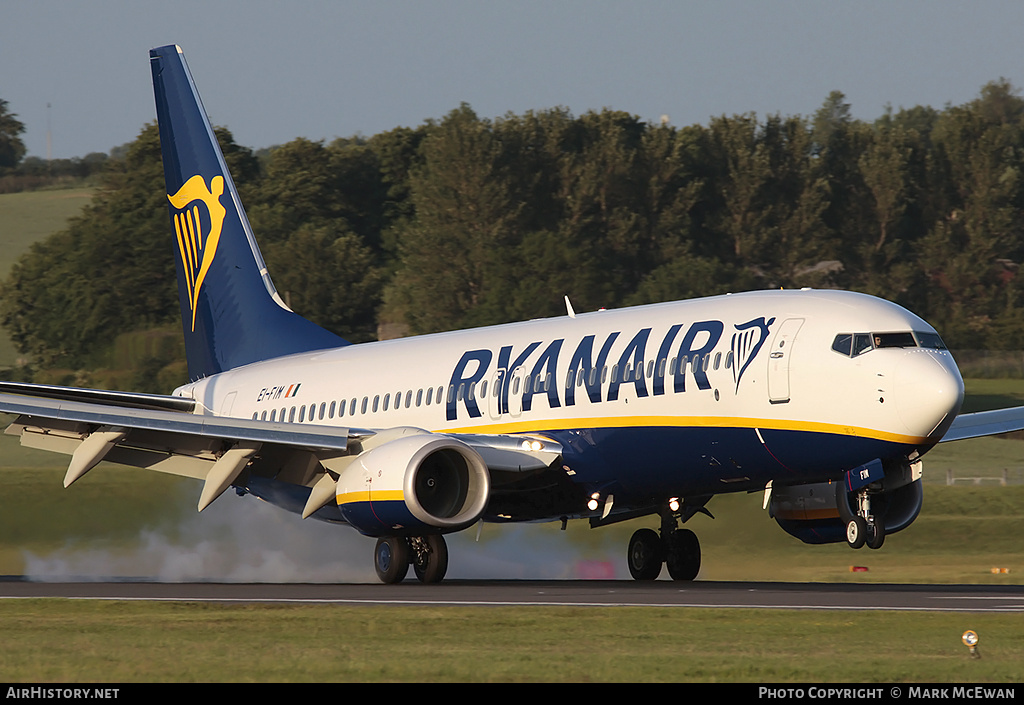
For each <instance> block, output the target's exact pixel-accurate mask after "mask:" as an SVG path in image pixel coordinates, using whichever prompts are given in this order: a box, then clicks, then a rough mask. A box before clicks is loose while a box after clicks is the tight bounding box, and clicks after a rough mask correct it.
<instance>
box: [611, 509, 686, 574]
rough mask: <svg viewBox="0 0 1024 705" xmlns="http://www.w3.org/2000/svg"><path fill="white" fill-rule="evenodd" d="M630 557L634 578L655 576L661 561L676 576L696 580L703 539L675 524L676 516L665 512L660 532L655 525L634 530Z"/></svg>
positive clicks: (659, 569)
mask: <svg viewBox="0 0 1024 705" xmlns="http://www.w3.org/2000/svg"><path fill="white" fill-rule="evenodd" d="M627 560H628V563H629V574H630V575H632V576H633V579H634V580H656V579H657V578H658V575H660V574H661V566H662V564H665V565H666V566H667V567H668V574H669V575H670V576H672V579H673V580H693V579H694V578H696V577H697V573H699V572H700V542H699V541H698V540H697V535H696V534H694V533H693V532H692V531H690V530H689V529H680V528H678V527H677V526H676V518H675V516H673V515H672V514H665V515H663V516H662V518H661V535H660V536H659V535H658V533H656V532H655V531H654V530H653V529H638V530H637V531H636V532H635V533H634V534H633V537H632V538H631V539H630V540H629V551H628V554H627Z"/></svg>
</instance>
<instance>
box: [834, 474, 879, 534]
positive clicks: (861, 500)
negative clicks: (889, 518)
mask: <svg viewBox="0 0 1024 705" xmlns="http://www.w3.org/2000/svg"><path fill="white" fill-rule="evenodd" d="M836 504H837V505H838V507H839V516H840V517H841V518H842V520H843V521H844V522H845V523H846V543H847V544H849V545H850V548H861V547H862V546H867V547H868V548H881V547H882V543H883V542H884V541H885V521H884V520H883V519H882V517H881V516H877V515H875V514H872V512H871V495H870V494H869V493H868V488H867V487H864V488H862V489H860V490H858V491H857V494H856V505H857V511H856V512H852V511H850V505H849V503H848V501H847V493H846V488H845V487H843V485H842V483H839V484H838V485H837V487H836Z"/></svg>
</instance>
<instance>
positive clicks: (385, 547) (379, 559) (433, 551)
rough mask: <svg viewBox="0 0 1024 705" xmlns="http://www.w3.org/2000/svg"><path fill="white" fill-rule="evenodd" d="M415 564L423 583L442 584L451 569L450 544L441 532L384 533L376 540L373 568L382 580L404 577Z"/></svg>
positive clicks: (396, 579)
mask: <svg viewBox="0 0 1024 705" xmlns="http://www.w3.org/2000/svg"><path fill="white" fill-rule="evenodd" d="M410 565H412V567H413V571H414V572H415V573H416V577H417V578H418V579H419V581H420V582H421V583H439V582H441V581H442V580H444V574H445V573H446V572H448V544H447V543H445V540H444V537H443V536H440V535H438V534H432V535H430V536H412V537H405V536H384V537H381V538H379V539H377V547H376V548H375V549H374V552H373V567H374V569H375V570H376V572H377V577H378V578H379V579H380V581H381V582H382V583H389V584H390V583H400V582H402V581H403V580H405V576H406V574H408V572H409V566H410Z"/></svg>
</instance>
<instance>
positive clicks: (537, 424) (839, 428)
mask: <svg viewBox="0 0 1024 705" xmlns="http://www.w3.org/2000/svg"><path fill="white" fill-rule="evenodd" d="M640 427H659V428H666V427H677V428H702V427H703V428H749V429H762V430H771V431H803V432H809V433H830V434H836V435H840V436H855V437H858V438H868V439H872V440H878V441H888V442H891V443H903V444H908V445H918V444H922V443H936V442H938V439H937V438H928V437H926V436H908V435H906V434H902V433H892V432H890V431H882V430H879V429H875V428H863V427H860V426H845V425H842V424H832V423H824V422H821V421H792V420H786V419H757V418H749V417H736V416H594V417H590V418H573V419H570V418H567V419H546V420H540V419H532V420H529V421H512V422H506V423H502V422H487V423H480V424H478V425H476V426H463V427H460V428H440V429H435V430H436V432H437V433H492V434H494V433H531V432H543V431H560V430H567V429H576V428H640Z"/></svg>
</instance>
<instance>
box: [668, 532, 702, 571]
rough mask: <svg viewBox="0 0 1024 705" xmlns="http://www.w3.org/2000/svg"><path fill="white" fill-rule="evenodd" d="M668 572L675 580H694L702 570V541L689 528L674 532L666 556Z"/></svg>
mask: <svg viewBox="0 0 1024 705" xmlns="http://www.w3.org/2000/svg"><path fill="white" fill-rule="evenodd" d="M665 565H666V566H667V567H668V574H669V575H671V576H672V579H673V580H694V579H695V578H696V577H697V573H699V572H700V541H698V540H697V535H696V534H695V533H693V532H692V531H690V530H689V529H679V530H677V531H675V532H673V533H672V536H671V538H670V539H669V541H668V554H667V556H666V557H665Z"/></svg>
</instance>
